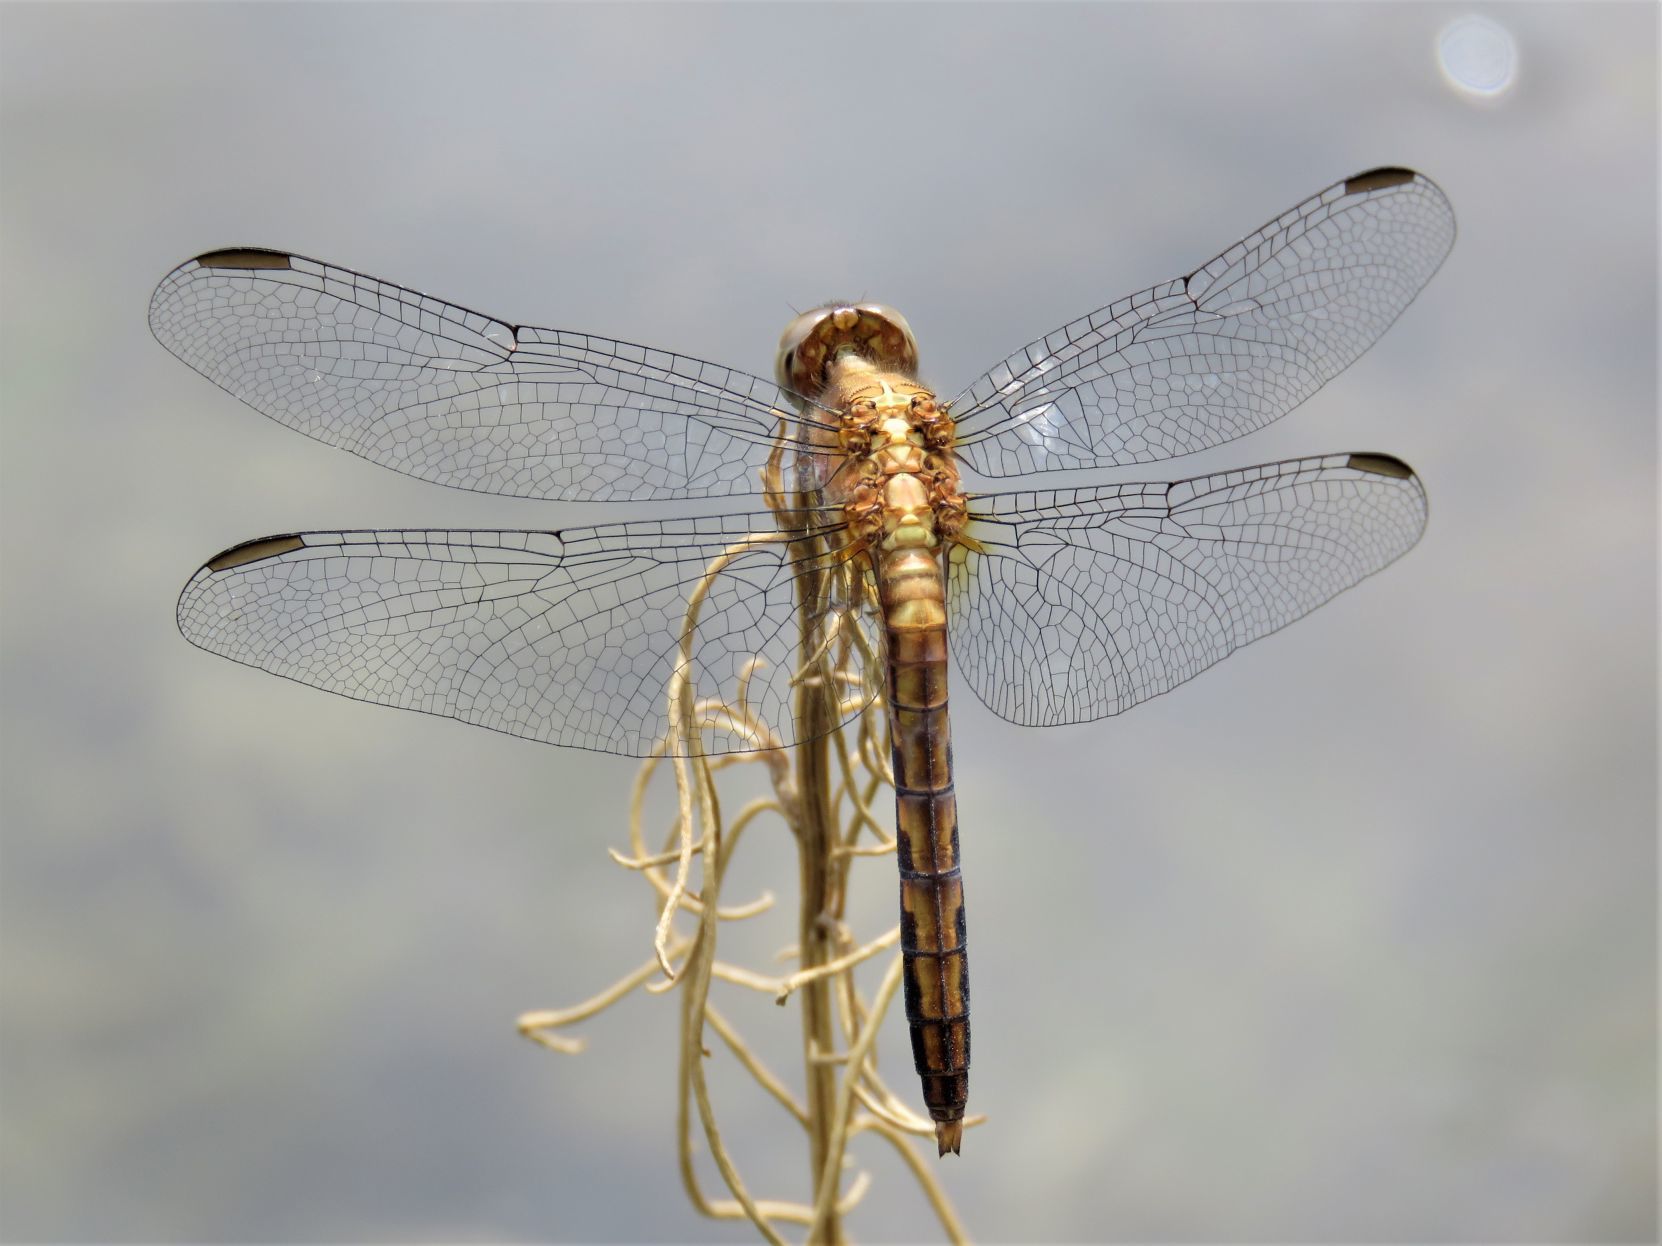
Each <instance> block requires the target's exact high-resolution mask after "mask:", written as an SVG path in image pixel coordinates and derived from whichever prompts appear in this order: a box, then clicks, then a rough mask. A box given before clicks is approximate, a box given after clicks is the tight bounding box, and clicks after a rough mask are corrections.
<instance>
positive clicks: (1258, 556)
mask: <svg viewBox="0 0 1662 1246" xmlns="http://www.w3.org/2000/svg"><path fill="white" fill-rule="evenodd" d="M972 510H973V514H972V520H973V522H972V525H971V527H970V529H969V533H970V535H971V536H973V537H974V538H975V539H976V540H977V541H978V542H980V543H981V544H982V545H983V547H984V548H985V550H986V553H985V554H975V553H971V552H970V551H968V550H967V549H966V548H965V547H963V546H959V547H957V548H956V549H955V550H954V553H953V568H952V574H951V577H950V581H949V590H948V591H949V606H948V613H949V617H950V619H951V626H950V629H949V630H950V635H951V637H952V651H953V656H954V658H955V659H956V660H957V664H958V667H959V670H960V671H961V672H962V673H963V675H964V676H965V678H966V679H967V680H968V682H969V685H970V687H972V688H973V689H974V690H975V693H976V695H977V696H979V697H980V698H981V699H982V700H983V701H985V702H986V703H987V705H988V707H989V708H991V709H992V710H993V712H994V713H996V714H998V715H999V716H1000V717H1002V718H1006V719H1008V720H1010V721H1011V722H1014V723H1018V724H1021V725H1023V726H1054V725H1058V724H1062V723H1075V722H1086V721H1089V720H1091V719H1096V718H1104V717H1107V716H1108V715H1111V714H1118V713H1120V712H1121V711H1122V710H1126V709H1129V708H1130V707H1131V706H1133V705H1136V704H1137V703H1138V702H1140V701H1146V700H1147V699H1148V698H1150V697H1153V696H1158V695H1159V694H1160V693H1162V692H1166V691H1168V690H1169V689H1171V688H1174V687H1176V686H1177V685H1178V684H1180V683H1182V682H1184V681H1185V680H1187V679H1190V678H1192V677H1193V676H1195V675H1197V674H1199V673H1200V672H1201V671H1203V670H1205V669H1206V668H1207V667H1208V666H1211V665H1212V664H1213V663H1214V662H1217V661H1218V660H1219V659H1221V658H1223V657H1226V656H1227V655H1228V654H1230V653H1232V652H1234V651H1235V650H1236V649H1238V648H1239V647H1240V646H1242V645H1244V644H1246V643H1248V642H1249V641H1253V640H1257V639H1258V638H1259V637H1261V636H1267V635H1269V633H1271V632H1273V631H1275V630H1277V629H1278V628H1281V627H1284V626H1285V625H1286V624H1288V623H1290V622H1292V621H1293V620H1294V619H1296V618H1299V617H1300V616H1301V615H1304V614H1307V613H1308V612H1309V611H1311V610H1313V609H1315V608H1316V607H1317V606H1319V605H1321V604H1322V603H1323V602H1325V601H1327V600H1328V599H1329V598H1331V597H1332V596H1333V595H1334V594H1336V593H1338V592H1339V591H1341V590H1342V589H1345V588H1348V587H1350V586H1351V585H1352V584H1355V583H1356V582H1358V581H1359V580H1361V579H1363V578H1364V577H1366V576H1369V575H1371V574H1373V573H1374V572H1375V571H1378V570H1379V569H1380V568H1381V567H1384V566H1385V565H1386V564H1388V563H1390V562H1392V561H1393V560H1395V559H1396V558H1398V557H1399V556H1401V555H1402V554H1403V553H1405V552H1406V551H1407V550H1408V549H1409V548H1410V547H1412V546H1413V544H1414V542H1415V541H1417V540H1418V539H1419V536H1420V533H1421V532H1422V531H1423V530H1424V527H1425V520H1426V501H1425V491H1424V489H1423V488H1422V487H1421V485H1420V482H1419V479H1418V478H1417V477H1416V476H1415V475H1414V474H1413V472H1412V471H1411V470H1410V469H1409V468H1408V466H1407V465H1406V464H1404V463H1402V462H1401V461H1400V460H1397V459H1394V458H1391V457H1389V456H1386V455H1372V454H1353V455H1343V454H1340V455H1328V456H1325V457H1320V458H1308V459H1295V460H1292V461H1289V462H1284V463H1270V464H1266V465H1264V466H1261V467H1249V468H1244V469H1241V470H1238V471H1232V472H1224V473H1221V474H1219V475H1212V476H1201V477H1197V478H1195V479H1192V480H1185V481H1179V482H1177V483H1173V484H1168V483H1164V482H1160V483H1152V484H1125V485H1112V486H1102V487H1097V488H1085V489H1066V490H1054V491H1047V492H1035V493H1005V494H994V495H991V496H984V497H979V498H976V499H974V501H973V503H972Z"/></svg>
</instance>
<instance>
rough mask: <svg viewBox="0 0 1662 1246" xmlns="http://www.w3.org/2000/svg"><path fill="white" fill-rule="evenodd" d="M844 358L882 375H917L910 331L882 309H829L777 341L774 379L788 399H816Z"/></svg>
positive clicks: (806, 316)
mask: <svg viewBox="0 0 1662 1246" xmlns="http://www.w3.org/2000/svg"><path fill="white" fill-rule="evenodd" d="M844 354H855V355H858V356H860V357H861V358H862V359H865V360H866V361H868V362H869V363H871V364H872V365H873V366H874V367H876V368H878V369H880V370H882V371H884V372H900V373H904V374H905V375H907V376H915V375H917V370H918V342H917V339H916V338H915V337H913V336H912V326H911V325H909V324H907V323H906V317H904V316H902V315H901V314H900V313H899V312H897V311H896V310H895V309H894V308H892V307H888V306H885V305H884V304H882V303H828V304H826V305H825V306H824V307H816V308H814V310H813V311H808V312H803V313H802V315H800V316H798V317H797V318H796V319H795V320H793V321H791V322H790V324H788V325H786V326H785V332H784V333H783V334H782V335H781V336H780V338H779V356H778V359H777V361H776V363H775V369H774V370H775V374H776V375H777V376H778V378H779V384H780V385H782V386H783V387H784V388H786V389H788V390H790V391H791V392H792V393H795V394H801V395H803V396H804V397H806V398H817V397H818V396H819V395H820V393H821V391H823V390H824V389H825V386H826V382H827V381H828V380H829V379H830V378H829V375H828V369H829V367H830V365H831V364H832V363H834V362H836V360H837V358H838V357H839V356H841V355H844Z"/></svg>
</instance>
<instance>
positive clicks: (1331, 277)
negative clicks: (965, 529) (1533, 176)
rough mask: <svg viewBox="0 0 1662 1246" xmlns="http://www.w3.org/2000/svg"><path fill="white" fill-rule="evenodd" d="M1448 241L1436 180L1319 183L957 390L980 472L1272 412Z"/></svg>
mask: <svg viewBox="0 0 1662 1246" xmlns="http://www.w3.org/2000/svg"><path fill="white" fill-rule="evenodd" d="M1453 244H1454V212H1453V209H1451V208H1450V207H1449V203H1448V200H1447V199H1446V198H1444V196H1443V192H1442V191H1441V190H1439V189H1438V188H1437V186H1436V184H1435V183H1433V182H1432V181H1430V180H1429V179H1428V178H1426V177H1424V176H1422V175H1421V174H1418V173H1414V172H1412V171H1410V170H1407V169H1375V170H1373V171H1372V172H1370V173H1364V174H1359V175H1357V176H1356V177H1352V178H1347V179H1346V180H1344V181H1342V182H1338V183H1335V184H1334V185H1332V186H1329V187H1328V188H1327V189H1326V190H1324V191H1322V192H1321V193H1320V194H1318V195H1315V196H1312V197H1311V198H1309V199H1307V200H1305V201H1304V202H1303V203H1301V204H1299V205H1298V206H1297V207H1295V208H1292V209H1291V210H1289V211H1287V212H1284V213H1283V214H1282V215H1280V216H1278V217H1277V218H1276V219H1275V220H1273V221H1271V222H1269V224H1267V225H1265V226H1264V227H1263V228H1262V229H1260V230H1259V231H1258V232H1257V233H1255V234H1253V235H1251V236H1250V237H1248V238H1245V239H1243V240H1242V241H1240V242H1238V243H1236V244H1235V245H1234V246H1232V247H1230V248H1229V249H1228V250H1227V251H1225V252H1223V253H1222V254H1221V255H1219V256H1217V257H1216V258H1214V259H1213V260H1211V261H1210V262H1209V263H1207V264H1205V265H1203V266H1202V267H1200V268H1198V269H1196V270H1195V271H1194V272H1192V273H1189V274H1187V275H1186V276H1182V277H1177V278H1175V279H1173V280H1171V281H1166V282H1162V283H1161V284H1160V285H1157V286H1153V287H1151V288H1149V289H1147V290H1144V291H1142V292H1141V293H1138V294H1134V295H1132V296H1131V297H1129V298H1126V299H1121V300H1120V301H1119V302H1117V303H1114V304H1111V305H1110V306H1108V307H1103V308H1099V309H1098V310H1096V311H1094V312H1092V313H1091V314H1090V315H1088V316H1085V317H1082V318H1081V319H1079V320H1076V321H1074V322H1073V323H1072V324H1067V325H1063V326H1062V327H1061V328H1060V329H1057V330H1056V331H1055V332H1054V333H1051V334H1049V335H1048V336H1046V337H1044V338H1041V339H1040V340H1039V341H1037V342H1034V343H1032V344H1031V345H1029V346H1027V347H1025V348H1024V349H1022V350H1019V351H1017V352H1016V353H1015V354H1013V355H1011V356H1010V357H1009V358H1008V359H1006V360H1005V361H1004V362H1003V363H1001V364H999V365H998V366H997V367H995V368H993V369H992V370H991V371H990V372H988V373H987V374H986V375H985V376H983V377H981V378H980V379H979V380H977V381H976V382H975V383H974V384H973V385H971V386H970V387H969V388H968V389H967V390H965V391H964V393H963V394H961V395H959V397H958V398H957V399H955V400H954V406H953V410H954V415H955V417H956V419H957V421H958V431H959V442H960V452H961V454H962V455H963V457H964V459H965V460H966V461H967V462H968V463H969V464H970V466H971V467H973V468H974V469H975V470H976V471H978V472H981V473H982V474H984V475H989V476H1011V475H1025V474H1028V473H1032V472H1041V471H1051V470H1061V469H1072V468H1089V467H1106V466H1112V465H1115V464H1126V463H1146V462H1151V461H1154V460H1157V459H1165V458H1171V457H1173V456H1175V455H1180V454H1189V453H1192V452H1194V451H1196V450H1203V449H1205V448H1207V447H1208V446H1215V445H1220V444H1222V443H1223V442H1226V441H1230V440H1233V439H1234V438H1236V437H1240V436H1242V435H1244V434H1246V433H1249V432H1252V431H1253V430H1254V429H1258V428H1262V427H1263V426H1264V425H1266V424H1268V423H1270V422H1271V421H1273V420H1277V419H1280V418H1281V417H1282V416H1283V415H1285V414H1287V412H1289V411H1291V410H1292V409H1293V408H1294V407H1296V406H1298V404H1299V403H1301V402H1303V401H1304V400H1305V399H1306V398H1308V397H1309V396H1310V395H1311V394H1313V393H1315V391H1316V390H1317V389H1319V388H1321V386H1322V385H1323V384H1324V383H1325V382H1326V381H1328V380H1329V379H1330V378H1332V377H1333V376H1335V375H1337V374H1338V373H1339V372H1341V371H1343V370H1344V369H1345V368H1346V367H1348V366H1349V365H1350V363H1351V362H1352V361H1353V360H1355V359H1356V357H1357V356H1358V355H1360V354H1361V353H1362V352H1363V351H1365V350H1367V348H1368V347H1369V346H1371V345H1372V344H1373V343H1374V341H1376V340H1377V339H1378V338H1379V336H1380V335H1381V334H1382V333H1384V332H1385V330H1386V329H1388V328H1389V327H1390V326H1391V323H1392V322H1393V321H1394V320H1396V318H1397V317H1398V316H1399V315H1401V314H1402V311H1403V309H1404V308H1406V307H1407V306H1408V304H1409V303H1410V302H1411V301H1413V298H1414V296H1415V294H1417V293H1418V292H1419V290H1420V288H1421V287H1422V286H1424V285H1425V283H1426V282H1427V281H1428V280H1430V278H1431V275H1432V274H1433V273H1434V272H1436V271H1437V268H1438V266H1439V265H1440V264H1441V263H1442V262H1443V257H1444V256H1446V255H1447V254H1448V251H1449V248H1450V247H1451V246H1452V245H1453Z"/></svg>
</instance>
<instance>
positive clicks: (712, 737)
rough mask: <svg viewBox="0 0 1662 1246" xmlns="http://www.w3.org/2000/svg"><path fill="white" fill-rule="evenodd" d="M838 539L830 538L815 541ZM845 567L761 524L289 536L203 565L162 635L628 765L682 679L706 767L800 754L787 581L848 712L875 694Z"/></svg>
mask: <svg viewBox="0 0 1662 1246" xmlns="http://www.w3.org/2000/svg"><path fill="white" fill-rule="evenodd" d="M753 533H755V534H761V535H759V536H757V537H755V538H752V535H751V534H753ZM838 535H839V533H838V530H837V529H835V528H827V529H826V530H825V531H824V533H823V536H824V538H825V542H824V543H825V544H835V543H836V541H837V538H838ZM822 547H823V546H822ZM853 566H854V563H851V562H838V561H837V560H836V559H835V558H834V556H832V555H830V554H828V553H824V552H818V553H816V552H813V551H810V550H809V549H807V548H805V547H804V546H801V545H787V544H784V543H783V542H782V541H781V540H779V539H778V532H777V529H776V528H775V527H774V523H773V518H772V516H771V514H770V513H769V512H766V511H761V512H757V513H754V514H743V515H724V516H711V517H704V518H698V519H677V520H668V521H665V522H662V523H628V524H608V525H605V526H601V527H594V528H579V529H567V530H565V531H561V532H440V531H408V532H393V531H387V532H303V533H298V534H294V535H289V536H279V537H268V538H265V539H263V540H260V541H251V542H248V543H247V544H245V545H240V546H237V547H236V548H234V549H231V550H227V551H226V552H225V553H223V554H221V555H219V556H218V557H217V558H215V559H213V560H212V561H211V562H209V563H208V564H207V565H205V566H204V567H202V569H201V570H199V571H198V572H197V573H196V574H195V575H194V576H192V577H191V580H190V582H189V583H188V584H187V585H186V586H185V589H184V592H183V594H182V595H181V596H180V598H179V614H178V618H179V628H180V630H181V631H182V632H183V633H184V634H185V637H186V639H188V640H189V641H190V642H191V643H192V644H195V645H199V646H200V647H202V648H203V649H207V650H208V651H210V652H212V653H218V654H221V655H222V656H224V657H228V658H231V659H233V660H235V661H238V662H241V663H244V664H245V665H248V666H255V667H258V668H260V669H261V670H265V671H270V672H271V673H273V674H276V675H282V676H284V677H285V678H288V679H294V680H298V681H299V682H301V683H304V684H311V685H312V686H314V687H318V688H323V689H326V690H327V691H330V692H336V693H339V694H340V695H342V696H347V697H352V698H354V699H356V700H360V701H373V702H375V703H376V704H379V705H391V706H397V707H399V708H401V709H413V710H421V711H423V712H425V713H429V714H441V715H444V716H446V717H449V718H458V719H461V720H462V721H463V722H470V723H476V724H478V725H479V726H482V727H489V728H491V729H492V730H495V731H504V732H507V733H508V734H510V735H517V736H523V737H525V738H527V739H531V740H541V741H545V742H547V743H550V744H562V745H568V746H571V747H575V748H586V749H593V750H597V751H600V752H607V753H622V754H626V755H628V756H637V757H638V756H645V755H647V754H649V753H651V752H652V751H654V748H655V746H657V745H658V744H659V742H660V741H661V740H663V739H665V738H666V736H667V734H668V727H669V723H670V719H669V716H668V703H669V702H668V698H669V691H668V687H669V684H670V681H671V678H672V676H676V675H685V676H688V677H690V678H691V680H692V682H693V689H694V691H695V692H696V695H697V696H698V697H699V698H700V699H701V701H702V703H703V704H702V708H701V709H700V712H699V723H700V726H701V727H704V728H707V730H705V731H704V733H703V746H702V747H703V751H704V752H706V753H711V754H714V753H725V752H740V751H747V750H750V749H754V748H760V747H769V746H771V745H773V744H780V745H789V744H792V743H796V742H797V740H796V737H795V734H794V732H795V725H794V722H793V720H792V713H791V708H792V691H793V689H792V687H791V679H792V676H793V675H794V674H795V672H796V670H797V664H798V658H797V651H798V642H799V627H800V615H799V610H798V605H797V598H796V591H795V585H796V579H797V577H798V576H799V575H803V574H820V573H823V576H824V582H823V584H822V586H821V587H822V591H820V592H817V593H816V594H815V601H816V605H815V608H814V615H815V617H816V618H819V619H823V620H827V621H830V622H840V624H841V625H842V628H843V630H842V631H841V632H839V633H838V635H837V636H836V637H834V639H833V645H834V648H833V652H836V651H838V650H844V651H849V652H848V656H849V660H850V662H851V663H853V664H854V666H855V668H856V670H857V672H859V673H860V674H861V682H860V683H859V684H857V685H855V686H852V687H849V688H847V689H845V692H846V697H845V704H846V705H847V708H848V712H849V713H850V714H852V713H853V712H854V711H855V710H856V709H857V708H858V706H859V705H862V704H864V703H865V702H866V701H868V700H869V699H870V697H871V695H872V693H873V692H874V691H875V685H871V684H870V683H869V681H868V677H875V678H880V677H881V662H875V663H868V664H866V665H865V666H864V667H861V666H860V665H859V656H860V654H861V653H862V652H877V653H880V652H881V638H880V635H879V633H878V632H877V631H876V630H875V624H874V620H873V618H872V616H871V614H870V611H869V609H868V607H867V597H868V593H867V591H866V589H865V586H864V584H863V582H862V581H859V580H857V579H856V578H855V576H854V575H853V572H852V570H851V569H852V567H853ZM700 589H702V590H703V591H702V596H701V599H700V603H699V604H700V609H699V611H698V614H697V620H696V628H695V630H694V631H693V633H692V639H691V641H690V647H689V650H688V653H689V654H690V661H688V660H686V659H684V658H683V656H682V647H681V646H682V636H683V632H684V629H685V627H686V620H687V617H688V603H689V600H690V599H691V598H692V597H693V596H694V594H695V591H697V590H700ZM758 659H759V662H758V661H757V660H758ZM874 671H875V675H874ZM717 700H720V701H722V702H725V706H726V708H719V707H717V706H716V705H715V702H716V701H717ZM668 751H671V752H678V751H681V750H680V749H678V748H676V747H674V746H673V743H672V746H671V747H670V749H669V750H668Z"/></svg>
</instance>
